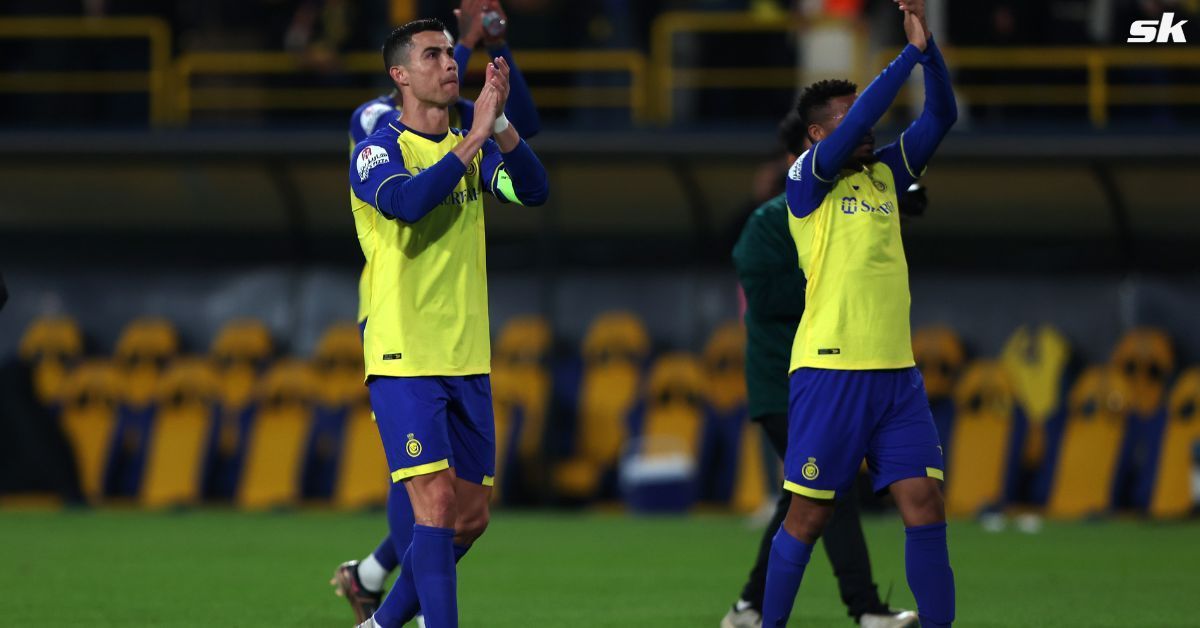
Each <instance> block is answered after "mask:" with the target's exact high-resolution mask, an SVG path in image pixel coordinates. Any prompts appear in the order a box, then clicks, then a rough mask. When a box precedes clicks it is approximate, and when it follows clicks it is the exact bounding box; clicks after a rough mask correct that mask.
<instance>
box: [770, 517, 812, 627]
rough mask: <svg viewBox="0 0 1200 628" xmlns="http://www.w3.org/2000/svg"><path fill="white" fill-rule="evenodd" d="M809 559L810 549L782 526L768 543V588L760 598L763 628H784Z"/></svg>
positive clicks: (810, 546)
mask: <svg viewBox="0 0 1200 628" xmlns="http://www.w3.org/2000/svg"><path fill="white" fill-rule="evenodd" d="M811 556H812V545H809V544H807V543H805V542H804V541H801V540H800V539H798V538H796V537H794V536H792V535H791V534H788V532H787V530H785V529H783V526H779V531H778V532H776V533H775V538H774V539H773V540H772V541H771V557H770V558H769V559H768V560H767V586H766V590H765V591H764V594H763V615H762V619H763V623H762V625H763V626H764V627H767V626H771V627H775V626H786V625H787V621H788V617H789V616H790V615H791V614H792V605H793V604H795V602H796V592H797V591H798V590H799V589H800V581H801V580H802V579H803V578H804V568H805V567H806V566H807V565H808V559H809V557H811Z"/></svg>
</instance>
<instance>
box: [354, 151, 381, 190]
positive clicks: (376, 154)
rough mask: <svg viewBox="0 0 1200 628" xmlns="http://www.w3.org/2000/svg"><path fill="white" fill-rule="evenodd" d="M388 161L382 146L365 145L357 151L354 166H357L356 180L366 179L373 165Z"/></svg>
mask: <svg viewBox="0 0 1200 628" xmlns="http://www.w3.org/2000/svg"><path fill="white" fill-rule="evenodd" d="M387 162H388V154H387V151H386V150H384V148H383V147H382V146H367V147H366V148H363V149H362V150H361V151H360V152H359V153H358V161H357V162H356V163H355V166H356V167H357V168H358V180H359V181H366V180H367V176H369V175H370V174H371V169H372V168H374V167H375V166H379V165H383V164H386V163H387Z"/></svg>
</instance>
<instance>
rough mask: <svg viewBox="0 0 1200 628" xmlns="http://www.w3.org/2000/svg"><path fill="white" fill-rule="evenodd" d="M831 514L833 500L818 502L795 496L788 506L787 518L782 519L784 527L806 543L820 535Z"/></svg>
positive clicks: (813, 540) (811, 541)
mask: <svg viewBox="0 0 1200 628" xmlns="http://www.w3.org/2000/svg"><path fill="white" fill-rule="evenodd" d="M832 515H833V502H818V501H815V500H809V499H806V498H803V497H800V496H795V497H794V498H793V499H792V504H791V506H790V507H789V508H788V513H787V518H786V519H784V528H786V529H787V531H788V532H789V533H790V534H791V535H792V536H794V537H796V538H798V539H800V540H802V541H804V542H806V543H813V542H815V541H816V540H817V539H818V538H819V537H820V536H821V533H822V532H823V531H824V530H825V526H826V524H828V523H829V518H830V516H832Z"/></svg>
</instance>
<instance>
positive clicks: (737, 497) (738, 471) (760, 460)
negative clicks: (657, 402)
mask: <svg viewBox="0 0 1200 628" xmlns="http://www.w3.org/2000/svg"><path fill="white" fill-rule="evenodd" d="M704 375H705V381H706V385H705V389H704V393H705V396H706V399H707V401H708V404H709V406H710V407H711V408H712V415H713V420H714V421H717V422H718V425H717V426H715V429H714V430H712V431H711V432H710V433H711V434H713V435H715V438H720V439H722V440H725V439H728V440H729V441H731V442H721V443H710V450H712V449H715V448H720V447H728V446H732V447H735V448H736V450H737V451H736V456H735V459H736V460H737V465H736V468H734V469H732V472H733V473H734V477H733V478H732V480H733V482H732V495H731V497H730V501H729V505H730V507H731V508H732V509H733V510H734V511H736V512H743V513H749V512H754V511H755V510H757V509H758V508H759V507H761V506H762V504H763V502H765V501H766V499H767V478H766V475H767V473H766V466H765V464H766V461H765V460H764V452H763V439H762V437H761V435H760V433H759V428H757V427H756V426H754V425H753V424H751V423H750V422H749V421H747V420H746V419H747V416H746V412H747V408H746V328H745V327H744V326H742V324H741V322H739V321H729V322H727V323H725V324H723V325H721V326H719V327H717V329H716V330H714V331H713V334H712V336H711V337H709V339H708V344H707V345H705V348H704ZM780 377H783V375H780ZM731 432H732V433H733V434H732V435H731ZM771 459H772V460H774V454H772V455H771ZM705 471H710V472H714V473H716V474H717V476H718V477H719V476H720V472H721V471H723V470H721V469H708V470H705ZM718 481H723V478H722V479H721V480H718Z"/></svg>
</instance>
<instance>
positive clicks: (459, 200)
mask: <svg viewBox="0 0 1200 628" xmlns="http://www.w3.org/2000/svg"><path fill="white" fill-rule="evenodd" d="M477 200H479V188H468V189H466V190H462V191H455V192H451V193H450V195H449V196H447V197H446V198H445V200H443V201H442V205H451V206H454V207H462V206H463V205H466V204H467V203H473V202H475V201H477Z"/></svg>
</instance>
